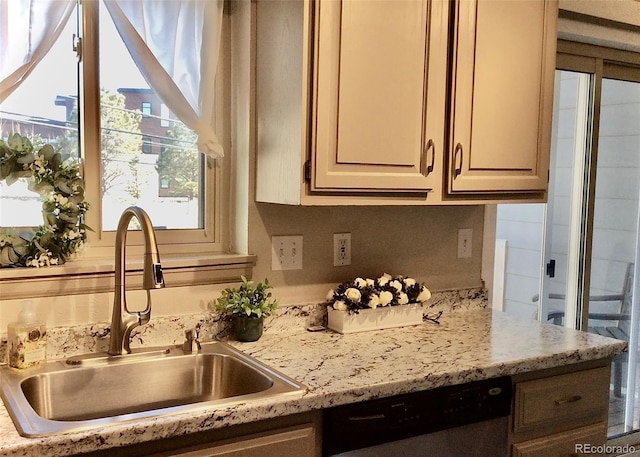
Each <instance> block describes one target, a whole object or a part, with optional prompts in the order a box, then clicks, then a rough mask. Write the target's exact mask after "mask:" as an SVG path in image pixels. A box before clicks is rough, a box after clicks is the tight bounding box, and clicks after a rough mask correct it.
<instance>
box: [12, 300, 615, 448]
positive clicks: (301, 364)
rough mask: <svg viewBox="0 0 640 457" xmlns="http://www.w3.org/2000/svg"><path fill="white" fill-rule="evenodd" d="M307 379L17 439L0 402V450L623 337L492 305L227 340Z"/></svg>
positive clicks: (193, 428)
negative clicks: (396, 323)
mask: <svg viewBox="0 0 640 457" xmlns="http://www.w3.org/2000/svg"><path fill="white" fill-rule="evenodd" d="M232 344H233V345H234V346H236V347H238V348H240V349H241V350H243V351H244V352H246V353H248V354H250V355H252V356H254V357H256V358H257V359H259V360H260V361H262V362H264V363H266V364H268V365H270V366H271V367H273V368H275V369H277V370H280V371H281V372H283V373H285V374H287V375H289V376H291V377H293V378H295V379H296V380H298V381H299V382H302V383H304V384H305V385H307V386H308V388H309V390H308V391H307V392H306V393H305V394H304V395H303V396H302V398H298V399H289V400H264V401H259V402H252V403H250V404H244V405H240V406H236V407H232V408H223V409H218V410H202V411H199V412H197V413H192V414H188V415H187V414H183V415H175V416H166V417H159V418H154V419H149V420H144V421H140V422H134V423H127V424H122V425H118V426H111V427H105V428H102V429H97V430H91V431H87V432H84V433H74V434H67V435H56V436H52V437H45V438H23V437H21V436H19V435H18V433H17V432H16V430H15V428H14V426H13V423H12V421H11V419H10V417H9V415H8V413H7V411H6V409H5V408H4V406H2V407H0V456H9V455H20V456H65V455H72V454H74V453H79V452H87V451H92V450H97V449H107V448H110V447H116V446H122V445H127V444H133V443H141V442H145V441H149V440H156V439H161V438H167V437H171V436H177V435H182V434H186V433H193V432H197V431H203V430H210V429H215V428H219V427H223V426H227V425H234V424H241V423H245V422H251V421H255V420H260V419H266V418H272V417H278V416H283V415H287V414H292V413H297V412H304V411H309V410H313V409H320V408H327V407H330V406H333V405H339V404H346V403H350V402H355V401H362V400H367V399H371V398H376V397H382V396H389V395H395V394H400V393H405V392H410V391H417V390H423V389H430V388H434V387H439V386H444V385H449V384H459V383H464V382H468V381H473V380H478V379H484V378H490V377H495V376H500V375H512V374H516V373H522V372H527V371H533V370H539V369H544V368H551V367H556V366H562V365H567V364H572V363H577V362H582V361H587V360H594V359H600V358H605V357H609V356H612V355H614V354H616V353H619V352H621V351H622V350H623V349H624V347H625V344H624V343H621V342H618V341H616V340H611V339H607V338H602V337H599V336H596V335H591V334H587V333H582V332H577V331H571V330H565V329H563V328H560V327H556V326H552V325H548V324H540V323H537V322H535V321H530V320H525V319H520V318H516V317H513V316H509V315H506V314H503V313H494V312H491V311H490V310H488V309H464V310H457V311H455V312H446V313H444V314H443V315H442V316H441V317H440V324H434V323H432V322H425V323H424V324H422V325H418V326H414V327H407V328H402V329H391V330H382V331H372V332H365V333H358V334H351V335H340V334H337V333H333V332H331V331H322V332H315V333H310V332H304V331H292V332H277V331H266V332H265V334H264V335H263V337H262V338H261V339H260V340H259V341H257V342H255V343H232Z"/></svg>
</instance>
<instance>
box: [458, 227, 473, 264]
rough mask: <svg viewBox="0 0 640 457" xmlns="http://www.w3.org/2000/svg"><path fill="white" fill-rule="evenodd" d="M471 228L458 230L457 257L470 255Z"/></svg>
mask: <svg viewBox="0 0 640 457" xmlns="http://www.w3.org/2000/svg"><path fill="white" fill-rule="evenodd" d="M472 236H473V230H472V229H470V228H466V229H459V230H458V258H459V259H468V258H470V257H471V246H472V243H471V237H472Z"/></svg>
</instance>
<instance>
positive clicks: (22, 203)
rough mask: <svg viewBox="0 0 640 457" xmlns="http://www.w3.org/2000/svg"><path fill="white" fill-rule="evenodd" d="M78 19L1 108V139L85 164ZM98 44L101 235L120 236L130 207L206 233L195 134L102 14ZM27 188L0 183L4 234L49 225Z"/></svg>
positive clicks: (157, 220)
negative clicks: (75, 44) (16, 139)
mask: <svg viewBox="0 0 640 457" xmlns="http://www.w3.org/2000/svg"><path fill="white" fill-rule="evenodd" d="M76 17H77V16H76V14H72V16H71V19H70V20H69V23H68V24H67V26H66V28H65V30H64V31H63V33H62V34H61V35H60V38H59V39H58V41H57V42H56V44H55V45H54V46H53V48H52V49H51V51H50V52H49V53H48V55H47V56H46V57H45V58H44V59H43V60H42V61H41V62H40V64H39V65H38V66H37V67H36V69H35V70H34V71H33V73H31V74H30V75H29V77H28V78H27V79H26V80H25V82H24V83H23V84H22V85H21V86H20V87H18V89H17V90H16V91H15V92H14V93H13V94H11V95H10V96H9V97H8V98H7V99H6V100H5V101H4V102H3V103H2V104H0V136H1V137H2V138H6V137H7V136H8V135H9V134H10V133H12V132H17V133H20V134H21V135H23V136H27V137H28V138H30V139H31V140H32V142H33V143H34V145H35V146H36V147H38V146H39V145H42V144H44V143H50V144H52V145H53V146H54V148H55V149H56V150H57V151H59V152H61V154H62V155H63V158H69V157H74V158H77V157H79V155H80V154H79V152H78V149H79V148H78V131H79V127H78V119H79V113H78V87H79V82H78V76H77V74H78V70H77V68H78V65H77V58H76V55H75V52H74V51H73V49H72V46H71V41H72V40H71V37H72V36H73V34H74V33H77V32H76V30H77V29H78V24H77V20H76ZM99 39H100V43H101V45H100V88H101V96H100V102H101V119H100V122H101V126H102V135H101V140H102V146H101V149H102V151H101V163H102V171H101V176H100V177H98V176H85V179H87V180H89V179H100V180H101V186H100V188H101V192H102V208H101V210H102V221H103V227H102V229H103V230H115V227H116V225H117V222H118V218H119V216H120V214H121V213H122V211H123V210H124V208H126V207H127V206H130V205H139V206H141V207H143V208H144V209H145V210H146V211H147V212H148V213H149V215H150V217H151V219H152V220H153V222H154V225H156V226H157V227H158V228H168V229H173V228H202V226H203V223H202V221H203V216H202V213H203V209H202V208H203V190H202V189H203V178H202V176H203V174H202V169H203V164H204V160H203V157H202V156H201V155H200V154H199V153H198V152H197V148H196V145H195V141H196V135H195V134H194V133H193V131H191V130H190V129H188V128H187V127H185V126H184V124H183V123H182V122H180V121H178V120H177V119H176V118H175V116H174V115H173V114H172V113H170V111H169V110H168V109H167V107H166V105H164V104H163V103H162V101H161V100H160V99H159V98H158V97H157V96H156V94H155V93H154V92H153V90H151V89H150V88H149V85H148V84H147V83H146V82H145V80H144V79H143V78H142V76H141V75H140V72H139V71H138V69H137V67H136V65H135V63H134V62H133V60H132V59H131V58H130V56H129V52H128V50H127V49H126V47H125V45H124V42H123V41H122V40H121V38H120V36H119V35H118V33H117V31H116V30H115V27H114V25H113V22H112V20H111V17H110V16H109V13H108V12H107V11H106V10H105V9H104V8H102V7H101V9H100V38H99ZM92 121H93V122H95V120H91V119H86V122H92ZM85 153H87V154H90V153H91V151H86V152H85ZM23 181H24V182H18V183H14V184H13V185H11V186H9V185H7V184H6V182H1V183H0V205H1V206H0V209H1V210H0V227H15V226H36V225H40V224H41V223H42V216H41V201H40V197H39V196H38V195H37V194H35V193H33V192H31V191H29V190H28V189H27V183H26V179H25V180H23ZM92 210H94V211H95V210H99V209H98V208H92Z"/></svg>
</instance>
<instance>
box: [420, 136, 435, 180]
mask: <svg viewBox="0 0 640 457" xmlns="http://www.w3.org/2000/svg"><path fill="white" fill-rule="evenodd" d="M429 153H431V161H430V162H429V165H427V157H428V155H429ZM421 162H422V163H421V165H420V169H421V170H423V171H422V174H423V175H424V176H425V177H426V176H428V175H429V173H431V172H432V171H433V170H434V167H435V163H436V149H435V145H434V143H433V140H432V139H429V141H427V144H426V145H425V147H424V148H423V149H422V161H421Z"/></svg>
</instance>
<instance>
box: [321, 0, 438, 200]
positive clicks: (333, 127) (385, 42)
mask: <svg viewBox="0 0 640 457" xmlns="http://www.w3.org/2000/svg"><path fill="white" fill-rule="evenodd" d="M446 6H447V5H446V4H444V3H441V2H421V1H320V2H317V3H316V4H315V13H316V21H315V25H316V27H315V34H314V38H315V41H314V45H315V46H314V49H315V55H314V63H315V65H314V78H313V79H314V85H313V90H314V94H313V120H314V123H313V125H312V131H311V176H310V178H311V179H310V183H309V184H310V188H311V190H312V191H330V192H336V191H337V192H343V191H345V190H353V191H362V190H364V191H399V190H400V191H421V192H433V191H435V190H436V189H438V188H439V187H440V186H441V183H442V164H443V162H442V156H440V157H438V158H437V161H436V155H437V154H438V153H440V155H441V153H442V151H443V147H444V116H443V113H444V111H445V104H446V84H447V80H446V77H447V49H448V48H447V37H448V23H449V21H448V15H449V11H448V8H447V7H446Z"/></svg>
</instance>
